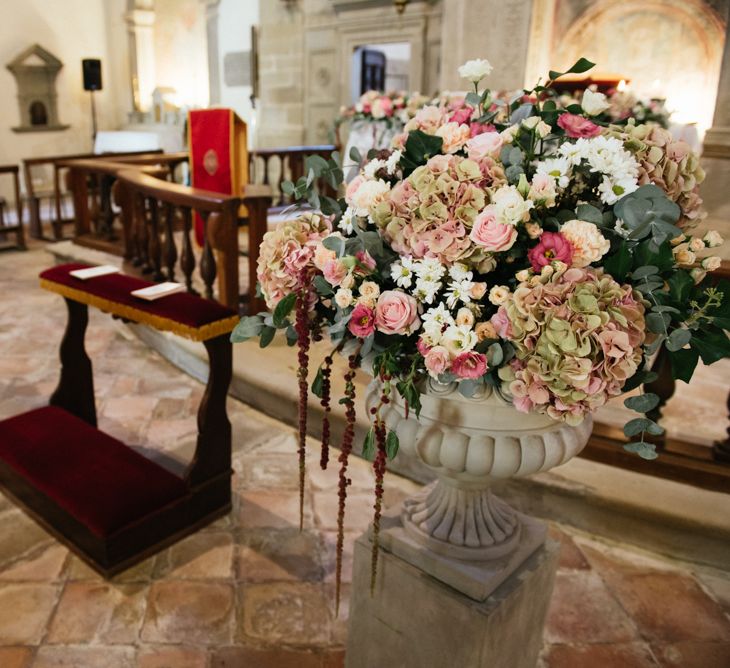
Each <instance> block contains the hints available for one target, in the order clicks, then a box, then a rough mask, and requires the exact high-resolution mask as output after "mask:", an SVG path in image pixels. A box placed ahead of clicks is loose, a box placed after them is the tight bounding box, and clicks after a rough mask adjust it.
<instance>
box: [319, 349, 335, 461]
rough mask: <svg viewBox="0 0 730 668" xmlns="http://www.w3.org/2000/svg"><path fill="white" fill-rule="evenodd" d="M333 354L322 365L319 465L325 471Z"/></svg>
mask: <svg viewBox="0 0 730 668" xmlns="http://www.w3.org/2000/svg"><path fill="white" fill-rule="evenodd" d="M332 361H333V360H332V355H331V354H330V355H327V357H325V358H324V365H323V366H322V398H321V399H320V404H321V405H322V408H323V409H324V417H323V418H322V454H321V455H320V459H319V466H320V468H321V469H322V470H323V471H326V470H327V464H328V463H329V459H330V417H329V415H330V412H331V410H332V407H331V406H330V389H331V383H330V376H331V375H332Z"/></svg>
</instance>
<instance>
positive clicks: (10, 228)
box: [0, 165, 25, 249]
mask: <svg viewBox="0 0 730 668" xmlns="http://www.w3.org/2000/svg"><path fill="white" fill-rule="evenodd" d="M18 171H19V168H18V166H17V165H0V174H12V176H13V189H14V194H15V212H16V213H15V215H16V221H15V224H14V225H8V224H6V221H5V213H6V207H7V202H6V201H5V199H4V198H3V197H0V235H1V237H0V239H1V240H2V241H3V242H4V241H5V240H6V238H7V237H6V235H7V234H9V233H11V232H14V233H15V244H14V245H6V244H3V245H2V246H1V248H3V249H5V248H25V238H24V236H23V201H22V200H21V199H20V180H19V178H18Z"/></svg>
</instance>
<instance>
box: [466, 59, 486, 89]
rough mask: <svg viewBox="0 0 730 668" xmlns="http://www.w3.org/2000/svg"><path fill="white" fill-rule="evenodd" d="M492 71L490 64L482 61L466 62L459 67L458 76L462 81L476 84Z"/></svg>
mask: <svg viewBox="0 0 730 668" xmlns="http://www.w3.org/2000/svg"><path fill="white" fill-rule="evenodd" d="M491 71H492V64H491V63H490V62H489V61H488V60H486V59H484V58H479V59H476V60H467V61H466V62H465V63H464V64H463V65H462V66H461V67H459V76H460V77H461V78H462V79H466V80H467V81H471V82H472V83H473V84H478V83H479V82H480V81H481V80H482V79H483V78H484V77H486V76H488V75H489V74H490V72H491Z"/></svg>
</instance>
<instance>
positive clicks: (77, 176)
mask: <svg viewBox="0 0 730 668" xmlns="http://www.w3.org/2000/svg"><path fill="white" fill-rule="evenodd" d="M56 164H57V166H58V168H59V169H67V170H68V174H67V180H68V187H69V190H70V191H71V194H72V197H73V207H74V222H75V228H74V232H75V234H74V241H75V242H76V243H78V244H80V245H82V246H88V247H90V248H95V249H97V250H102V251H105V252H107V253H113V254H115V255H122V256H123V257H124V258H125V259H131V257H132V252H133V247H132V240H131V236H130V235H131V214H130V211H129V210H124V209H121V210H120V211H118V212H116V211H115V210H114V207H113V202H112V189H113V187H114V183H115V181H116V180H117V178H118V175H119V173H120V172H122V171H126V170H130V169H136V170H138V171H140V172H145V173H147V174H149V175H152V176H156V177H158V178H159V179H164V178H166V177H167V176H168V175H169V168H168V167H167V166H161V165H159V164H151V165H144V164H143V165H130V164H128V163H125V162H115V161H112V160H106V159H100V158H94V159H80V160H66V161H59V162H58V163H56ZM118 222H119V223H120V225H118V224H117V223H118Z"/></svg>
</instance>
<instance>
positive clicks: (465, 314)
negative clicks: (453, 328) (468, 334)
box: [456, 307, 474, 327]
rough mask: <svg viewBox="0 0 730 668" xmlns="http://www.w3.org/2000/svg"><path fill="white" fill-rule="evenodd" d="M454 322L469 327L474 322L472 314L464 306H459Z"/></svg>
mask: <svg viewBox="0 0 730 668" xmlns="http://www.w3.org/2000/svg"><path fill="white" fill-rule="evenodd" d="M456 324H457V325H466V326H467V327H471V326H472V325H473V324H474V314H473V313H472V312H471V310H469V309H468V308H466V307H463V308H460V309H459V310H458V311H457V313H456Z"/></svg>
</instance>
